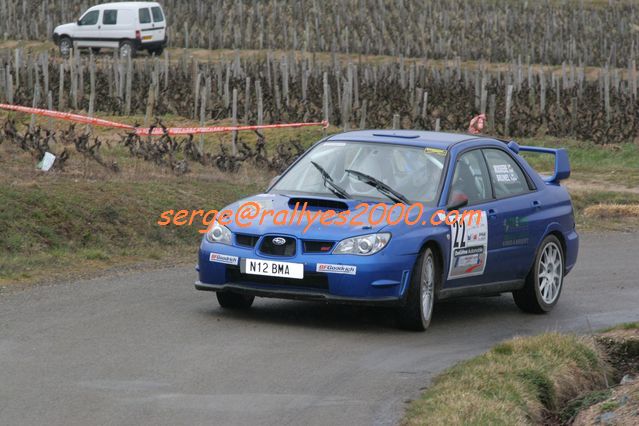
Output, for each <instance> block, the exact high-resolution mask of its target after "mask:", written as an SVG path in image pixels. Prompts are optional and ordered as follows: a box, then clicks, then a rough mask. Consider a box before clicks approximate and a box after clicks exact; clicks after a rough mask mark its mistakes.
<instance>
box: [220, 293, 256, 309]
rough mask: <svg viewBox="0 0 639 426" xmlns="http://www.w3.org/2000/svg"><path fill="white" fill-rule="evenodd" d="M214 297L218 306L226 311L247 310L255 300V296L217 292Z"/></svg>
mask: <svg viewBox="0 0 639 426" xmlns="http://www.w3.org/2000/svg"><path fill="white" fill-rule="evenodd" d="M215 295H216V296H217V301H218V303H219V304H220V306H221V307H223V308H226V309H248V308H250V307H251V305H252V304H253V300H255V296H247V295H246V294H238V293H230V292H226V291H222V292H219V291H218V292H217V293H215Z"/></svg>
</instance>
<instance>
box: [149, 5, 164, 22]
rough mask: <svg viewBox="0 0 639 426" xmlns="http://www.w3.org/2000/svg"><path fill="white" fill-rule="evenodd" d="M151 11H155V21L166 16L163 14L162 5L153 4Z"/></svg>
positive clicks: (159, 20) (162, 19)
mask: <svg viewBox="0 0 639 426" xmlns="http://www.w3.org/2000/svg"><path fill="white" fill-rule="evenodd" d="M151 12H152V13H153V22H163V21H164V16H163V15H162V9H160V6H153V7H152V8H151Z"/></svg>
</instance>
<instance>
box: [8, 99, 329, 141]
mask: <svg viewBox="0 0 639 426" xmlns="http://www.w3.org/2000/svg"><path fill="white" fill-rule="evenodd" d="M0 109H6V110H9V111H18V112H24V113H27V114H36V115H43V116H45V117H52V118H59V119H61V120H66V121H74V122H76V123H84V124H91V125H94V126H102V127H115V128H118V129H126V130H135V133H136V134H137V135H140V136H149V135H151V136H162V135H164V134H165V133H166V134H169V135H171V136H175V135H199V134H204V133H221V132H234V131H237V132H239V131H243V130H259V129H281V128H286V127H310V126H322V127H323V128H327V127H328V121H319V122H314V123H284V124H263V125H255V126H213V127H167V128H162V127H154V128H153V129H151V128H149V127H134V126H131V125H129V124H122V123H116V122H114V121H109V120H103V119H101V118H93V117H87V116H85V115H80V114H72V113H70V112H59V111H52V110H48V109H40V108H31V107H25V106H20V105H8V104H0Z"/></svg>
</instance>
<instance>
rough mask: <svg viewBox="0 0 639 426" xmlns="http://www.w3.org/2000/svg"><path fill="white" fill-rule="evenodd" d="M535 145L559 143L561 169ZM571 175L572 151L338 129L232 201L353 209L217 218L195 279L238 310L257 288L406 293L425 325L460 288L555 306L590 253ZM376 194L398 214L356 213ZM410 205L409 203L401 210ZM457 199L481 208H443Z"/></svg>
mask: <svg viewBox="0 0 639 426" xmlns="http://www.w3.org/2000/svg"><path fill="white" fill-rule="evenodd" d="M522 151H530V152H537V153H545V154H551V155H554V156H555V167H554V172H553V174H552V175H551V176H541V175H540V174H538V173H537V172H536V171H535V170H533V169H532V168H531V166H530V165H529V164H528V163H527V162H526V161H525V159H524V158H523V157H522V156H520V154H519V153H520V152H522ZM569 176H570V164H569V161H568V155H567V153H566V151H565V150H563V149H550V148H541V147H525V146H519V145H518V144H517V143H516V142H514V141H502V140H498V139H494V138H491V137H487V136H480V135H472V136H471V135H463V134H450V133H439V132H426V131H412V130H410V131H409V130H403V131H383V130H369V131H353V132H346V133H342V134H336V135H332V136H329V137H327V138H324V139H322V140H320V141H319V142H317V143H315V144H314V145H313V146H312V147H311V148H310V149H309V150H308V151H307V152H306V153H305V154H304V155H302V156H301V157H300V158H299V159H298V160H297V161H295V162H294V163H293V164H292V165H291V166H290V167H289V168H288V169H287V170H286V171H285V172H284V173H283V174H282V175H281V176H278V177H277V178H276V179H275V180H274V181H273V182H272V183H271V185H270V187H269V188H268V189H267V190H266V192H265V193H263V194H258V195H255V196H253V197H249V198H246V199H243V200H239V201H238V202H236V203H233V204H231V205H230V206H227V209H230V210H236V209H238V208H240V206H242V205H243V204H246V203H247V202H250V203H252V204H253V206H258V207H260V208H263V209H272V210H273V211H276V212H278V211H285V212H291V213H293V211H294V210H295V209H297V208H298V206H300V205H302V204H303V205H304V206H305V209H306V210H308V211H315V212H317V211H320V212H325V211H328V210H332V211H334V212H336V213H338V214H339V213H342V214H348V215H351V216H346V217H348V219H349V220H348V221H346V223H343V224H340V225H337V224H331V223H328V224H327V223H324V224H322V223H319V222H317V221H315V222H312V223H309V221H307V220H301V221H298V220H295V221H287V222H286V223H284V224H283V223H282V222H281V221H279V222H278V221H277V219H276V217H274V216H273V215H270V216H267V217H265V218H264V220H262V223H261V224H260V223H252V224H249V225H247V224H246V223H244V224H239V223H236V222H234V223H230V224H228V225H227V226H225V225H223V224H220V223H219V222H215V223H214V224H212V226H210V227H209V229H208V232H207V233H206V234H205V236H204V237H203V239H202V243H201V246H200V250H199V263H198V266H197V270H198V272H199V280H198V281H197V282H196V284H195V287H196V288H197V289H198V290H206V291H214V292H217V299H218V301H219V303H220V305H221V306H222V307H224V308H234V309H245V308H248V307H250V306H251V304H252V303H253V300H254V298H255V296H260V297H275V298H286V299H302V300H315V301H326V302H339V303H353V304H355V303H364V304H371V305H392V306H395V307H396V311H397V316H398V321H399V324H400V325H401V326H402V327H404V328H407V329H413V330H424V329H426V328H427V327H428V325H429V324H430V320H431V316H432V313H433V304H434V302H435V301H436V300H442V299H446V298H451V297H460V296H470V295H487V294H500V293H504V292H512V294H513V296H514V301H515V303H516V304H517V306H518V307H519V308H521V309H522V310H523V311H526V312H534V313H544V312H548V311H550V310H551V309H552V308H553V307H554V306H555V305H556V304H557V301H558V299H559V296H560V294H561V290H562V286H563V281H564V276H565V275H566V274H567V273H568V272H570V270H571V269H572V268H573V266H574V265H575V262H576V260H577V252H578V245H579V237H578V235H577V233H576V232H575V219H574V214H573V206H572V203H571V200H570V196H569V194H568V192H567V191H566V189H565V188H564V187H562V186H561V185H560V181H561V180H562V179H566V178H568V177H569ZM363 203H367V204H370V205H375V204H380V203H381V204H382V205H383V206H386V205H387V206H388V214H387V216H386V218H385V220H379V219H380V215H382V214H383V213H384V210H386V209H384V208H377V209H375V211H374V212H371V211H368V212H365V214H361V215H360V217H359V218H358V220H357V221H353V220H350V219H351V218H352V217H353V216H354V215H355V214H356V213H355V212H356V211H357V209H358V207H359V208H361V206H362V205H363ZM398 204H401V205H402V206H403V207H405V209H401V208H394V209H391V207H392V206H394V205H398ZM400 207H401V206H400ZM414 207H418V208H414ZM391 210H392V211H391ZM453 210H457V211H459V212H460V213H463V212H466V211H475V212H479V214H478V215H477V217H476V220H472V219H470V220H460V221H452V220H451V221H448V220H446V221H442V220H441V219H442V218H443V217H444V216H446V215H447V214H448V213H449V212H451V211H453ZM402 215H404V217H403V218H402V217H401V216H402ZM451 217H452V216H451ZM431 218H433V219H435V220H434V221H431ZM401 219H403V220H401Z"/></svg>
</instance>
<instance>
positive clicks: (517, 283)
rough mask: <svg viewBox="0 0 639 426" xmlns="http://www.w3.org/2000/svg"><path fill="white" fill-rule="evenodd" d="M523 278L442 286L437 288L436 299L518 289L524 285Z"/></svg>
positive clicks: (482, 294)
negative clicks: (448, 286)
mask: <svg viewBox="0 0 639 426" xmlns="http://www.w3.org/2000/svg"><path fill="white" fill-rule="evenodd" d="M524 283H525V281H524V280H512V281H498V282H495V283H489V284H478V285H469V286H465V287H457V288H443V289H441V290H439V294H438V297H437V299H438V300H444V299H451V298H454V297H467V296H484V295H490V294H495V293H505V292H509V291H514V290H520V289H521V288H522V287H523V286H524Z"/></svg>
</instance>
